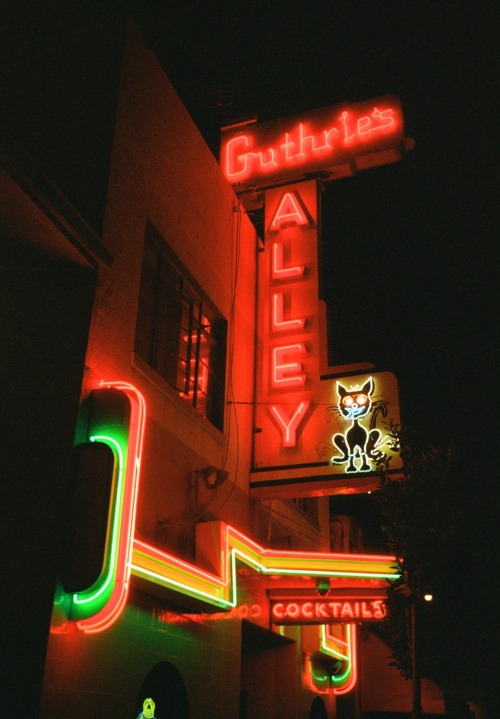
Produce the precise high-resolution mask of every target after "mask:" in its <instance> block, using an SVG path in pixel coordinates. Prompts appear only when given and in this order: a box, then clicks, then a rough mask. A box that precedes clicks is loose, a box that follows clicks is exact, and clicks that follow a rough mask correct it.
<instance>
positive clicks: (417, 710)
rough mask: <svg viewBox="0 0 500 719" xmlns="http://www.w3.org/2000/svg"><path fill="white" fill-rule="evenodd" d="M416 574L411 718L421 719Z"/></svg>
mask: <svg viewBox="0 0 500 719" xmlns="http://www.w3.org/2000/svg"><path fill="white" fill-rule="evenodd" d="M415 574H416V587H415V591H414V593H413V597H412V604H411V675H412V690H413V691H412V694H413V703H412V711H411V716H412V719H421V717H422V678H421V675H420V647H419V643H418V639H419V636H420V631H419V630H420V616H419V615H420V613H419V604H420V597H421V594H420V581H419V575H418V572H416V573H415ZM422 598H423V599H424V601H426V602H432V600H433V599H434V597H433V595H432V594H431V593H430V592H425V593H424V594H423V595H422Z"/></svg>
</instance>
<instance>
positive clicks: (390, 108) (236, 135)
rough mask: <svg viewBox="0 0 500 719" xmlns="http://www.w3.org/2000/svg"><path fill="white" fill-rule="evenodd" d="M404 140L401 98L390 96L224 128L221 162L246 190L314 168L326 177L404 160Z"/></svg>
mask: <svg viewBox="0 0 500 719" xmlns="http://www.w3.org/2000/svg"><path fill="white" fill-rule="evenodd" d="M403 144H404V143H403V117H402V112H401V106H400V102H399V99H398V98H397V97H394V96H385V97H379V98H375V99H373V100H368V101H364V102H357V103H346V104H344V105H339V106H334V107H329V108H321V109H318V110H314V111H312V112H309V113H307V114H306V115H302V116H297V117H290V118H287V119H286V120H283V121H272V122H267V123H256V124H252V125H246V126H244V129H242V127H241V125H240V126H233V127H228V128H225V129H224V130H223V133H222V143H221V167H222V171H223V172H224V174H225V176H226V178H227V179H228V180H229V182H231V184H233V185H234V186H236V188H237V189H242V190H244V189H245V187H266V186H269V185H270V184H275V183H276V180H287V181H290V180H294V179H295V180H298V179H303V178H304V175H305V174H306V173H311V172H319V171H322V172H323V174H326V175H327V179H328V176H329V177H331V178H334V177H342V176H345V175H351V174H353V173H354V172H355V171H356V170H359V169H364V168H365V167H373V166H376V165H381V164H386V163H388V162H395V161H397V160H399V159H400V158H401V157H402V155H403V152H404V147H403ZM290 197H292V195H290V196H289V198H290ZM289 201H290V199H287V200H286V202H289ZM292 201H293V200H292Z"/></svg>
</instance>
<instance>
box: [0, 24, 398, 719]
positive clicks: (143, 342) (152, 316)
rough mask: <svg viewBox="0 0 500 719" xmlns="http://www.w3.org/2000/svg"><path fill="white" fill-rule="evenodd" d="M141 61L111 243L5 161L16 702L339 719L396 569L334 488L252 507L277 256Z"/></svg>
mask: <svg viewBox="0 0 500 719" xmlns="http://www.w3.org/2000/svg"><path fill="white" fill-rule="evenodd" d="M123 57H124V59H123V66H122V69H121V74H120V81H119V91H118V93H117V105H116V113H115V117H116V122H115V123H114V132H113V140H112V146H111V152H110V162H109V172H108V181H107V193H106V200H105V203H104V205H103V207H104V211H103V224H102V232H96V231H95V230H94V229H92V228H91V226H90V225H88V224H87V222H86V221H85V220H84V219H83V218H82V217H81V215H79V213H78V212H77V211H76V210H74V208H73V206H72V205H71V204H70V203H68V202H67V201H66V200H65V199H64V197H63V196H62V195H61V194H60V192H59V191H58V189H57V188H56V187H55V186H54V185H53V184H52V183H51V181H50V180H49V179H48V178H47V177H46V176H45V175H42V174H41V173H39V174H36V173H35V171H34V169H33V168H34V167H35V165H34V164H29V163H28V164H29V171H26V170H25V166H24V167H23V166H22V164H21V165H19V164H16V163H15V162H14V161H12V159H11V157H12V156H13V155H15V153H14V152H11V153H6V155H5V158H4V161H3V166H2V175H3V178H4V181H5V182H4V189H3V192H2V194H3V203H4V204H3V206H2V213H1V214H2V234H3V237H4V239H5V242H4V245H3V248H2V253H3V258H4V267H3V273H4V278H3V279H4V281H3V283H2V290H3V292H4V293H5V296H4V298H3V307H5V308H9V309H8V311H6V312H5V316H4V327H3V331H4V338H5V342H6V345H7V346H8V347H9V353H8V356H6V357H5V358H4V359H3V362H4V370H5V371H4V372H3V376H4V378H5V380H6V388H5V390H4V393H5V396H6V397H7V398H8V401H6V404H5V406H4V410H5V411H4V413H3V417H4V418H5V419H6V424H7V423H10V432H7V428H6V432H5V435H4V436H8V437H12V441H11V442H9V446H8V449H7V451H6V452H5V455H4V461H5V470H6V475H7V477H8V481H7V482H6V485H5V486H6V489H7V490H8V494H7V501H6V502H5V504H4V506H5V507H6V508H7V521H6V526H8V528H9V531H8V535H9V537H8V541H7V542H6V544H5V547H6V556H7V557H8V559H9V560H10V561H9V562H8V570H7V576H8V578H9V586H10V587H11V588H12V591H13V592H14V593H15V594H16V597H17V598H14V597H13V600H12V607H11V610H10V616H11V617H12V622H11V626H10V627H9V629H8V631H7V632H6V636H7V642H6V644H5V649H6V652H7V654H10V656H12V657H15V660H14V661H11V662H9V667H10V669H9V672H10V674H9V673H8V674H7V682H6V687H7V688H6V692H7V693H6V696H7V694H10V693H14V694H16V693H17V694H20V693H22V692H25V693H26V694H28V695H29V697H30V698H29V699H28V700H27V702H28V703H29V702H31V707H30V709H29V710H28V712H27V715H33V716H35V715H39V716H40V717H42V718H45V717H46V718H47V719H48V717H53V716H55V715H58V716H64V717H67V718H68V719H70V718H74V719H77V718H80V717H82V718H83V717H88V716H89V715H92V716H96V717H110V716H130V717H138V716H144V717H147V718H148V719H151V718H152V717H157V719H163V718H164V717H176V719H187V718H188V717H190V718H191V719H193V718H195V717H201V716H203V717H206V719H221V718H222V717H239V719H257V718H259V719H261V718H262V717H273V718H274V719H279V718H280V717H283V719H285V717H287V719H288V718H289V717H297V718H300V719H323V718H324V717H327V718H328V719H333V717H336V716H339V717H340V716H341V715H342V711H343V710H342V706H341V701H342V700H341V697H344V696H346V695H348V694H349V695H351V694H352V692H353V691H354V690H355V687H356V685H357V681H358V674H357V650H358V645H359V642H358V639H357V629H356V626H357V625H358V624H359V623H360V622H361V621H364V620H377V619H380V618H382V617H383V613H384V611H385V609H384V601H383V597H384V587H385V586H386V583H387V580H390V579H391V578H394V576H395V574H394V568H393V563H394V561H393V558H391V557H387V556H373V555H368V554H362V553H360V552H359V551H356V552H354V553H353V552H352V551H349V547H345V546H339V547H338V551H336V552H335V553H331V536H330V514H329V498H328V496H327V495H328V492H325V493H322V492H317V491H314V492H309V493H302V494H299V496H298V497H294V496H293V491H291V492H288V493H285V494H283V493H281V494H279V496H278V495H277V496H276V498H272V497H269V498H266V497H265V496H259V494H258V493H257V494H255V493H254V494H252V492H251V491H250V484H251V474H252V470H253V471H254V474H255V470H256V466H255V447H256V446H257V447H262V443H260V444H259V441H256V440H255V435H256V432H257V431H258V428H257V425H256V416H257V417H259V412H260V411H261V408H260V407H258V406H257V404H258V403H256V387H259V386H261V385H262V374H261V373H262V368H261V367H259V364H258V362H256V357H259V356H260V354H259V353H260V352H261V350H262V344H263V343H265V341H266V340H265V337H264V334H265V330H264V329H262V327H261V324H260V323H261V318H260V317H259V316H258V312H257V308H258V306H259V305H258V303H259V296H258V295H259V286H260V285H259V281H261V279H262V272H260V275H261V277H260V280H259V255H261V254H262V252H263V239H264V240H265V238H262V237H259V236H258V235H257V232H256V230H255V227H254V225H253V223H252V222H251V220H250V214H249V211H248V210H247V208H245V207H244V205H243V204H242V203H241V201H240V199H239V197H238V196H237V195H236V194H235V192H234V190H233V189H232V188H231V186H230V184H229V183H228V182H227V179H226V177H224V175H223V173H222V171H221V168H220V167H219V165H218V164H217V162H216V160H215V159H214V158H213V156H212V154H211V153H210V151H209V149H208V148H207V146H206V144H205V142H204V141H203V139H202V137H201V136H200V134H199V132H198V130H197V128H196V127H195V126H194V124H193V122H192V120H191V118H190V117H189V115H188V113H187V111H186V109H185V108H184V106H183V105H182V102H181V101H180V99H179V98H178V96H177V94H176V92H175V90H174V89H173V87H172V85H171V84H170V82H169V81H168V79H167V77H166V76H165V74H164V72H163V70H162V69H161V67H160V65H159V63H158V61H157V59H156V57H155V55H154V54H153V52H152V51H151V50H149V49H148V48H147V47H146V45H145V43H144V42H143V40H142V37H141V34H140V32H139V31H138V30H137V28H136V27H135V26H134V25H131V26H130V27H129V28H128V30H127V34H126V42H125V52H124V56H123ZM10 149H11V150H12V147H11V148H10ZM19 156H20V155H19ZM273 201H274V203H275V205H279V202H280V199H279V195H276V198H275V199H274V200H273ZM280 207H281V206H280ZM292 214H293V213H292ZM275 217H276V215H275ZM281 261H282V262H283V261H288V259H287V256H286V255H285V260H283V258H281ZM274 297H278V300H275V301H277V302H280V301H281V300H280V299H279V298H280V297H282V295H280V294H279V293H275V295H274ZM276 307H277V309H276ZM274 312H275V314H274V319H275V320H279V322H280V323H281V325H282V327H283V326H284V324H286V320H285V319H284V315H283V312H285V314H286V312H287V306H286V305H285V306H283V305H279V304H278V305H275V310H274ZM276 313H277V314H276ZM278 324H279V323H278ZM282 327H279V328H278V331H279V332H280V331H281V329H282ZM285 329H286V328H285ZM300 329H302V327H301V328H300ZM287 346H288V345H287ZM297 346H298V345H297ZM281 349H283V348H281ZM318 351H319V350H318ZM281 362H282V363H281V365H279V367H280V368H281V372H282V376H284V377H286V378H287V379H290V372H289V370H288V369H286V368H287V367H289V366H290V365H287V364H286V360H285V359H282V361H281ZM364 369H365V370H366V369H368V368H366V367H365V368H364ZM318 374H319V373H318ZM7 390H10V391H7ZM280 411H281V414H279V412H280ZM277 412H278V415H277V416H278V422H277V423H276V421H275V420H274V430H276V431H277V432H278V434H279V433H281V435H282V437H283V441H282V449H283V448H284V449H283V451H284V452H285V453H286V451H287V449H288V447H289V446H290V444H287V443H290V442H291V439H290V437H289V434H288V430H290V429H293V427H292V425H293V419H292V416H291V414H290V412H288V413H287V411H285V410H283V409H282V410H279V409H278V410H277ZM294 416H295V415H294ZM297 416H298V415H297ZM257 424H259V422H257ZM269 426H270V427H271V430H270V431H271V432H272V431H273V429H272V428H273V425H272V424H270V425H269ZM285 430H286V431H285ZM281 435H280V436H281ZM259 439H260V438H258V440H259ZM280 451H281V450H280ZM285 495H286V496H285ZM20 538H22V541H20ZM351 549H352V547H351ZM356 549H359V546H358V547H357V548H356ZM346 550H347V551H346ZM332 592H333V593H332ZM333 594H334V595H335V601H333V600H332V596H333ZM19 595H22V596H21V597H20V596H19ZM325 597H326V599H325ZM350 619H352V620H353V621H349V620H350ZM322 620H324V621H322ZM349 711H351V715H353V716H354V713H353V712H356V711H358V712H359V706H358V708H357V709H356V707H355V706H354V704H352V705H351V706H350V708H349Z"/></svg>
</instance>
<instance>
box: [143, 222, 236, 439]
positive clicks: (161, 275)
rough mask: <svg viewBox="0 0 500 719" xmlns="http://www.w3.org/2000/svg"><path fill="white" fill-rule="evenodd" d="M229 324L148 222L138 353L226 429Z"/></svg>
mask: <svg viewBox="0 0 500 719" xmlns="http://www.w3.org/2000/svg"><path fill="white" fill-rule="evenodd" d="M226 333H227V325H226V321H225V320H224V319H223V317H222V316H221V315H220V313H218V312H217V311H216V309H215V308H214V307H213V305H212V304H211V303H210V301H209V300H208V298H207V297H205V295H204V293H203V291H202V290H201V288H200V287H199V286H198V285H197V284H196V282H195V281H194V279H193V278H192V277H191V275H190V274H189V272H188V271H187V270H186V269H185V268H184V266H183V265H182V264H181V262H180V261H179V260H178V258H177V257H176V256H175V254H174V253H173V252H172V251H171V250H170V248H169V247H168V245H167V243H166V242H165V240H164V239H163V237H162V236H161V235H160V233H159V232H158V231H157V230H156V228H155V227H154V226H153V225H152V224H151V223H149V222H148V224H147V226H146V234H145V241H144V254H143V259H142V272H141V287H140V294H139V307H138V313H137V325H136V337H135V352H136V353H137V354H138V355H139V356H140V357H141V358H142V359H143V360H144V361H145V362H147V364H148V365H149V366H150V367H152V368H153V369H154V370H155V372H157V373H158V374H159V375H160V376H161V377H162V378H163V379H164V380H166V382H167V383H168V384H169V385H170V386H171V387H172V388H173V389H174V390H176V391H177V393H178V394H179V397H181V398H182V399H183V400H184V401H186V402H188V403H190V404H191V405H192V406H193V407H194V408H195V410H196V411H197V412H198V413H199V414H200V415H201V416H202V417H204V418H206V419H207V420H209V421H210V422H211V423H212V424H213V425H214V426H215V427H217V428H218V429H221V430H222V425H223V400H224V373H225V355H226Z"/></svg>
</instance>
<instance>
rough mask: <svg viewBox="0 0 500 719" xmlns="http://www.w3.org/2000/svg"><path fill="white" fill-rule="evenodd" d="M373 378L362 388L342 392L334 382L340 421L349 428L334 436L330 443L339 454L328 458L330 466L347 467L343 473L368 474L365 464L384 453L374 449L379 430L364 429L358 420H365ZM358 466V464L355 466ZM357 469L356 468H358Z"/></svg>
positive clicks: (367, 467) (368, 410)
mask: <svg viewBox="0 0 500 719" xmlns="http://www.w3.org/2000/svg"><path fill="white" fill-rule="evenodd" d="M372 392H373V378H372V377H370V378H369V379H368V380H367V381H366V382H365V384H364V385H363V386H362V387H354V388H350V389H346V388H345V387H344V386H343V385H341V384H340V382H337V394H338V397H339V403H338V407H339V409H340V412H341V414H342V417H343V419H345V420H351V425H350V427H349V429H347V430H346V431H345V432H344V433H343V434H342V433H341V432H337V433H336V434H334V435H333V437H332V441H333V444H334V445H335V447H336V448H337V449H338V450H339V451H340V452H341V453H342V455H341V456H340V457H338V456H336V457H332V462H333V464H345V463H347V467H346V472H349V473H351V472H370V471H371V470H372V466H371V464H370V462H369V460H372V461H375V462H376V461H377V460H379V459H382V457H383V456H384V453H383V452H381V451H380V449H379V447H378V445H379V442H380V440H381V437H382V433H381V432H380V430H379V429H376V428H373V429H370V430H367V429H365V427H363V425H362V424H360V420H361V419H363V418H364V417H366V416H367V415H368V414H369V412H370V410H371V407H372ZM359 463H361V464H360V465H359ZM358 465H359V466H358Z"/></svg>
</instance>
